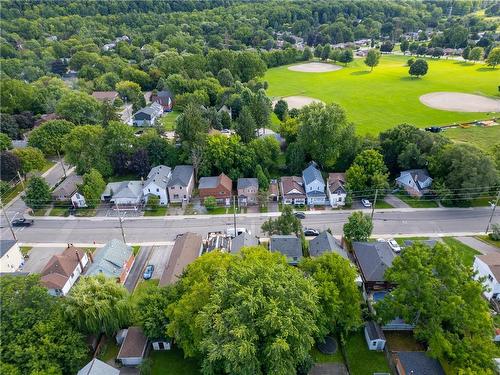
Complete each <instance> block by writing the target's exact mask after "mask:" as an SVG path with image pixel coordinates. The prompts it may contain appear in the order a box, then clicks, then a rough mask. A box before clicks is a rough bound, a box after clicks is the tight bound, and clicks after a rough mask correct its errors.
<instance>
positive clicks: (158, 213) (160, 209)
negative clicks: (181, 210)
mask: <svg viewBox="0 0 500 375" xmlns="http://www.w3.org/2000/svg"><path fill="white" fill-rule="evenodd" d="M166 214H167V207H158V208H157V209H155V210H146V211H144V216H165V215H166Z"/></svg>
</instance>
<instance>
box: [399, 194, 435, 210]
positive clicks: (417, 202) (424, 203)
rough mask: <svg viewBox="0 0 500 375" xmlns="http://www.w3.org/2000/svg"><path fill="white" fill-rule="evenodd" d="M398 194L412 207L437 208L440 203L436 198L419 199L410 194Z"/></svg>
mask: <svg viewBox="0 0 500 375" xmlns="http://www.w3.org/2000/svg"><path fill="white" fill-rule="evenodd" d="M396 196H397V197H398V198H399V199H401V200H402V201H403V202H405V203H406V204H407V205H408V206H410V207H411V208H437V207H439V204H438V203H437V201H435V200H428V199H419V198H413V197H410V196H409V195H408V194H406V193H403V192H399V193H397V194H396Z"/></svg>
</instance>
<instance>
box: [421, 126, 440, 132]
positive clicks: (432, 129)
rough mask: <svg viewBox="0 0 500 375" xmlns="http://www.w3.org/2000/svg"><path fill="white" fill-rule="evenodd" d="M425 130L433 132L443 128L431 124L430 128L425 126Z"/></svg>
mask: <svg viewBox="0 0 500 375" xmlns="http://www.w3.org/2000/svg"><path fill="white" fill-rule="evenodd" d="M425 131H428V132H431V133H439V132H442V131H443V129H442V128H440V127H439V126H430V127H428V128H425Z"/></svg>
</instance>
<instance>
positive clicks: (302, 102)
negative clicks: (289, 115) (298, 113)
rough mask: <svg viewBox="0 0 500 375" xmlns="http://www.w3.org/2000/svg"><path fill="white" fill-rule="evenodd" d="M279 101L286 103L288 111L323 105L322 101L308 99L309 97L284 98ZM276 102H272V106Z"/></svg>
mask: <svg viewBox="0 0 500 375" xmlns="http://www.w3.org/2000/svg"><path fill="white" fill-rule="evenodd" d="M281 99H282V100H284V101H285V102H287V103H288V108H289V109H292V108H297V109H300V108H302V107H305V106H306V105H309V104H312V103H323V101H321V100H319V99H314V98H310V97H309V96H285V97H283V98H281ZM277 101H278V99H275V100H273V106H274V105H275V104H276V102H277Z"/></svg>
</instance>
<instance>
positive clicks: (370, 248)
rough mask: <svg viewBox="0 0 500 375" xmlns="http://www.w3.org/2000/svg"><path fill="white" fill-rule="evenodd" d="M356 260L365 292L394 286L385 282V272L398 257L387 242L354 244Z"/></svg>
mask: <svg viewBox="0 0 500 375" xmlns="http://www.w3.org/2000/svg"><path fill="white" fill-rule="evenodd" d="M352 247H353V252H354V258H355V259H356V263H357V264H358V267H359V269H360V271H361V278H362V279H363V285H364V289H365V292H369V291H373V290H386V289H388V288H390V287H391V286H392V285H391V284H390V283H389V282H388V281H386V280H385V271H386V270H387V269H388V268H389V267H390V266H391V265H392V261H393V260H394V258H395V257H396V255H395V253H394V251H392V249H391V247H390V246H389V244H388V243H387V242H353V244H352Z"/></svg>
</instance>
